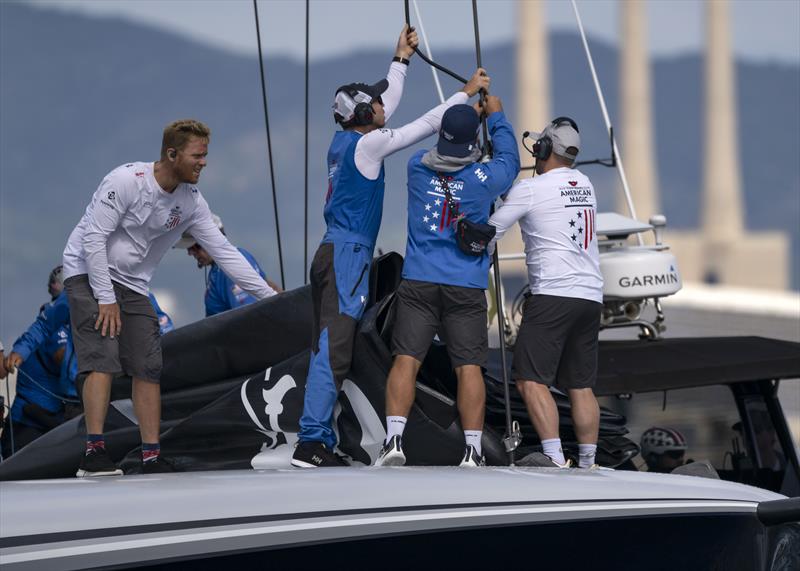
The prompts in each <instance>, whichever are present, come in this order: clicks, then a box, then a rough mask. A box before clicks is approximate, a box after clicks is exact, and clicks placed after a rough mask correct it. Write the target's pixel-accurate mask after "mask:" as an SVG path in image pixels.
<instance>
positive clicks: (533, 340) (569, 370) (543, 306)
mask: <svg viewBox="0 0 800 571" xmlns="http://www.w3.org/2000/svg"><path fill="white" fill-rule="evenodd" d="M602 307H603V306H602V305H601V304H599V303H597V302H594V301H589V300H587V299H578V298H574V297H560V296H555V295H531V296H528V297H527V298H526V299H525V305H524V306H523V313H522V325H520V328H519V334H518V335H517V343H516V345H514V364H513V366H512V368H511V377H512V378H513V379H514V380H515V381H536V382H537V383H541V384H543V385H553V384H555V385H556V386H557V387H559V388H561V389H583V388H589V387H593V386H594V384H595V381H596V379H597V345H598V340H597V335H598V333H599V331H600V312H601V310H602Z"/></svg>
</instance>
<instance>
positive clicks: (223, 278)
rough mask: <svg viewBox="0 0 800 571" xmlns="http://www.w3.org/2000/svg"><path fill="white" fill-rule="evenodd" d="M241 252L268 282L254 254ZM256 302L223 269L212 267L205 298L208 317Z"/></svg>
mask: <svg viewBox="0 0 800 571" xmlns="http://www.w3.org/2000/svg"><path fill="white" fill-rule="evenodd" d="M239 252H241V253H242V256H244V259H245V260H247V261H248V262H249V263H250V265H251V266H252V267H253V269H254V270H255V271H256V272H257V273H258V275H260V276H261V279H263V280H266V279H267V278H266V275H265V274H264V270H262V269H261V266H259V265H258V262H257V261H256V259H255V258H254V257H253V254H251V253H250V252H248V251H247V250H245V249H244V248H239ZM256 301H258V300H257V299H256V298H255V297H253V296H252V295H250V294H249V293H247V292H246V291H244V290H243V289H242V288H240V287H239V286H238V285H236V284H235V283H234V282H233V280H232V279H231V278H229V277H228V275H227V274H226V273H225V272H223V271H222V268H220V267H219V266H218V265H217V264H212V265H211V271H209V272H208V285H207V286H206V296H205V304H206V317H210V316H212V315H216V314H217V313H222V312H223V311H228V310H229V309H234V308H236V307H241V306H243V305H249V304H251V303H254V302H256Z"/></svg>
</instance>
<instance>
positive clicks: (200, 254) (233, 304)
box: [173, 213, 283, 317]
mask: <svg viewBox="0 0 800 571" xmlns="http://www.w3.org/2000/svg"><path fill="white" fill-rule="evenodd" d="M211 218H212V220H214V224H216V226H217V228H219V231H220V232H222V233H223V234H225V228H224V226H223V225H222V219H221V218H220V217H219V216H217V215H216V214H213V213H212V214H211ZM173 248H175V249H178V250H186V253H187V254H189V255H190V256H192V257H193V258H194V259H195V260H197V267H198V268H207V267H209V266H210V270H209V272H208V274H207V275H206V294H205V306H206V317H210V316H212V315H216V314H217V313H222V312H223V311H228V310H229V309H235V308H237V307H242V306H243V305H249V304H251V303H253V302H256V301H258V300H257V299H256V298H255V297H253V296H252V295H251V294H249V293H247V292H246V291H245V290H243V289H242V288H241V287H239V285H237V284H236V283H235V282H234V281H233V280H232V279H231V278H230V277H229V276H228V274H226V273H225V272H224V271H223V270H222V268H220V267H219V266H218V265H217V264H216V263H215V262H214V258H213V257H212V256H211V254H209V253H208V251H207V250H206V249H205V248H203V247H202V246H201V245H200V244H198V243H197V240H195V239H194V236H192V235H191V233H189V232H184V233H183V235H182V236H181V239H180V240H178V242H177V244H175V245H174V246H173ZM236 249H237V250H239V252H240V253H241V254H242V256H244V259H245V260H247V261H248V262H249V263H250V266H251V267H252V268H253V269H254V270H255V271H256V272H257V273H258V275H260V276H261V278H262V279H263V280H264V281H265V282H267V284H268V285H269V286H270V287H271V288H272V289H273V290H274V291H275V292H281V291H283V290H281V289H280V288H279V287H278V286H277V285H276V284H274V283H273V282H272V281H270V280H268V279H267V276H266V275H265V274H264V270H262V269H261V266H259V265H258V261H257V260H256V259H255V257H254V256H253V254H251V253H250V252H248V251H247V250H245V249H244V248H239V247H237V248H236Z"/></svg>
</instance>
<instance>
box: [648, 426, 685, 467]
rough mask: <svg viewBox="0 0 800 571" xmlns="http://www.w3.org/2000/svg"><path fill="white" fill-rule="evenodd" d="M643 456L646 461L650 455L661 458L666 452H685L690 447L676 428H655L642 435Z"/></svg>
mask: <svg viewBox="0 0 800 571" xmlns="http://www.w3.org/2000/svg"><path fill="white" fill-rule="evenodd" d="M640 445H641V448H642V456H643V457H644V458H645V459H646V458H647V457H648V456H650V455H653V454H655V455H657V456H661V455H662V454H664V453H666V452H673V451H681V452H685V451H686V449H687V448H688V446H687V445H686V439H685V438H684V437H683V434H681V433H680V432H678V431H677V430H675V429H674V428H659V427H658V426H654V427H652V428H648V429H647V430H645V431H644V432H643V433H642V439H641V441H640Z"/></svg>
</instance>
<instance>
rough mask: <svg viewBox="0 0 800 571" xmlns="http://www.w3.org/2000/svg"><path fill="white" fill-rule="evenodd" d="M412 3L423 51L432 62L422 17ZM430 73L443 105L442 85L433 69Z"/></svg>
mask: <svg viewBox="0 0 800 571" xmlns="http://www.w3.org/2000/svg"><path fill="white" fill-rule="evenodd" d="M413 2H414V13H415V14H416V15H417V21H418V22H419V31H420V32H421V33H422V41H423V42H425V49H426V50H427V51H428V55H429V56H430V58H431V60H433V52H432V51H431V46H430V44H429V43H428V34H426V33H425V24H423V23H422V15H421V14H420V13H419V6H418V5H417V0H413ZM431 73H432V74H433V82H434V83H435V84H436V92H437V93H438V94H439V102H440V103H444V92H443V91H442V84H441V82H440V81H439V72H438V71H437V70H436V68H435V67H433V66H431Z"/></svg>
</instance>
